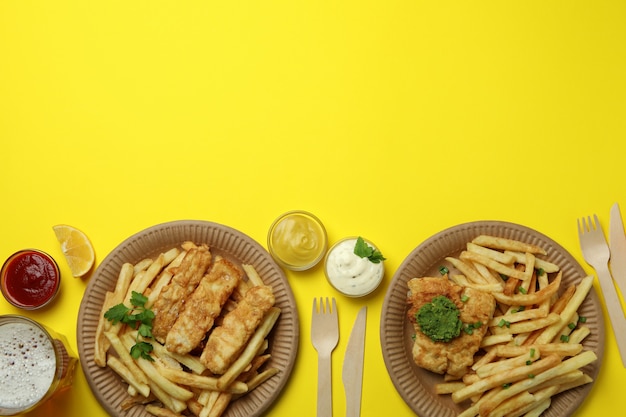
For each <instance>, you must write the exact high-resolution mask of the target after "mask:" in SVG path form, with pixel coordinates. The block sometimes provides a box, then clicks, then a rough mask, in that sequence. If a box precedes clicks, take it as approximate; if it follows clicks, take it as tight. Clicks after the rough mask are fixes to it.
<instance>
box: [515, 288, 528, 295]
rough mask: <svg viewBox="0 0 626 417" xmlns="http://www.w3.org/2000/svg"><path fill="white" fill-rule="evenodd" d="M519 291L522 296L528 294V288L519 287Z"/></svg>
mask: <svg viewBox="0 0 626 417" xmlns="http://www.w3.org/2000/svg"><path fill="white" fill-rule="evenodd" d="M517 291H518V292H520V293H521V294H526V293H527V291H526V288H524V287H517Z"/></svg>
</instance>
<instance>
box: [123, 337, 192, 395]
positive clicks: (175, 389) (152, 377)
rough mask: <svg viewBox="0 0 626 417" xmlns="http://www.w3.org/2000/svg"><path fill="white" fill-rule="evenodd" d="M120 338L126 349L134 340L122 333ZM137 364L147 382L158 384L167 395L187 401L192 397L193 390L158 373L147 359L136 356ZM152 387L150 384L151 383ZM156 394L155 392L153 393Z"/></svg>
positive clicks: (128, 348)
mask: <svg viewBox="0 0 626 417" xmlns="http://www.w3.org/2000/svg"><path fill="white" fill-rule="evenodd" d="M120 340H121V341H122V343H123V344H124V346H125V347H126V349H127V350H130V348H131V347H132V346H133V345H134V343H135V340H134V339H133V338H132V336H130V335H129V334H125V335H123V336H122V337H121V338H120ZM135 363H136V364H137V366H138V367H139V368H140V369H141V370H142V371H143V372H144V374H145V375H146V376H147V377H148V379H149V382H151V383H154V384H156V385H158V386H159V387H160V388H161V389H162V390H163V391H164V392H165V393H167V394H168V395H169V396H171V397H173V398H175V399H177V400H180V401H187V400H189V399H191V398H192V397H193V392H192V391H190V390H188V389H185V388H183V387H181V386H179V385H177V384H175V383H174V382H172V381H170V380H169V379H167V378H165V377H164V376H163V375H161V373H159V371H158V369H157V368H156V366H155V365H154V364H153V363H152V362H150V361H148V360H147V359H143V358H138V359H136V360H135ZM151 387H152V385H151ZM155 395H156V393H155Z"/></svg>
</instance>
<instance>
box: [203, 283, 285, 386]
mask: <svg viewBox="0 0 626 417" xmlns="http://www.w3.org/2000/svg"><path fill="white" fill-rule="evenodd" d="M274 302H275V298H274V293H273V291H272V288H271V287H269V286H266V285H259V286H254V287H251V288H250V289H249V290H248V291H246V294H245V296H244V298H243V300H241V301H240V302H239V303H238V304H237V307H235V309H233V310H231V311H229V312H228V313H227V314H226V316H224V321H223V323H222V325H221V326H219V327H216V328H215V329H213V331H212V332H211V334H210V335H209V339H208V340H207V343H206V346H205V347H204V350H203V352H202V356H201V357H200V361H202V363H203V364H204V366H206V367H207V368H208V369H209V370H210V371H211V372H213V373H214V374H223V373H224V372H226V370H227V369H228V367H229V366H230V365H231V364H232V363H233V361H235V359H237V357H238V356H239V354H240V353H241V351H242V350H243V349H244V347H245V345H246V343H247V342H248V339H250V337H251V336H252V334H253V333H254V331H255V330H256V328H257V327H258V326H259V324H260V323H261V320H263V317H264V316H265V314H266V313H267V312H268V311H269V310H270V308H272V306H273V305H274Z"/></svg>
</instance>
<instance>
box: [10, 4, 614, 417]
mask: <svg viewBox="0 0 626 417" xmlns="http://www.w3.org/2000/svg"><path fill="white" fill-rule="evenodd" d="M625 18H626V3H625V2H623V1H618V0H613V1H611V0H596V1H592V2H590V1H577V0H576V1H572V0H567V1H566V0H560V1H501V0H498V1H458V2H454V1H422V0H385V1H382V0H378V1H373V0H360V1H354V0H350V1H342V0H333V1H328V0H315V1H311V0H308V1H304V0H302V1H299V0H284V1H275V0H266V1H243V0H236V1H157V0H150V1H148V0H136V1H120V0H109V1H78V0H75V1H63V0H59V1H53V2H52V1H50V2H43V1H41V2H38V1H27V0H1V1H0V141H1V142H0V143H1V152H2V153H1V155H2V158H1V162H0V193H1V194H0V195H1V199H2V200H1V205H0V233H1V239H0V257H1V258H2V259H5V258H6V257H8V256H9V255H10V254H11V253H13V252H14V251H16V250H19V249H22V248H25V247H36V248H39V249H42V250H45V251H47V252H49V253H51V254H52V255H53V256H54V257H55V258H56V259H57V260H58V261H59V263H60V265H61V267H62V272H63V274H64V278H63V283H62V290H61V294H60V296H59V298H58V299H57V300H56V301H55V303H54V305H53V306H52V307H51V308H49V309H46V310H44V311H38V312H33V313H30V314H28V315H29V316H31V317H34V318H36V319H37V320H40V321H41V322H43V323H44V324H46V325H49V326H51V327H53V328H54V329H56V330H58V331H60V332H62V333H65V334H66V335H67V336H68V337H69V338H70V342H71V344H72V346H73V347H75V344H76V341H75V334H76V330H75V327H76V317H77V312H78V307H79V303H80V301H81V297H82V294H83V291H84V288H85V286H86V284H87V282H88V280H89V277H86V278H84V279H74V278H72V277H71V276H70V274H69V270H68V268H67V265H66V264H65V263H64V260H63V258H62V254H61V252H60V249H59V247H58V244H57V242H56V240H55V237H54V234H53V232H52V229H51V227H52V226H53V225H54V224H58V223H68V224H71V225H74V226H76V227H79V228H80V229H82V230H83V231H85V232H86V233H87V234H88V235H89V237H90V238H91V240H92V242H93V245H94V247H95V250H96V252H97V258H98V261H101V260H102V259H103V258H104V257H105V256H106V255H107V254H108V253H109V252H110V251H111V250H112V249H113V248H114V247H115V246H116V245H117V244H119V243H120V242H121V241H122V240H124V239H125V238H126V237H128V236H129V235H131V234H133V233H136V232H138V231H140V230H142V229H144V228H146V227H149V226H151V225H154V224H157V223H161V222H166V221H171V220H179V219H200V220H210V221H214V222H218V223H222V224H226V225H229V226H231V227H234V228H236V229H239V230H241V231H242V232H244V233H246V234H248V235H249V236H251V237H252V238H254V239H256V240H257V241H258V242H260V243H261V244H262V245H264V246H265V245H266V232H267V230H268V228H269V226H270V224H271V222H272V221H273V219H274V218H275V217H276V216H278V215H279V214H280V213H282V212H284V211H287V210H292V209H304V210H309V211H311V212H313V213H315V214H316V215H317V216H319V217H320V218H321V219H322V220H323V221H324V223H325V225H326V227H327V230H328V234H329V238H330V240H331V243H332V242H334V241H336V240H338V239H340V238H342V237H344V236H348V235H361V236H364V237H366V238H368V239H370V240H371V241H373V242H374V243H375V244H376V245H378V246H379V248H380V249H381V250H382V251H383V253H384V254H385V256H386V257H387V258H388V260H387V262H386V278H385V281H384V283H383V286H382V287H381V288H380V289H379V291H378V292H377V293H376V295H375V296H373V297H370V298H367V299H365V300H353V299H348V298H345V297H342V296H341V295H339V294H338V293H336V292H335V291H334V290H332V288H331V287H330V286H329V285H328V284H327V283H326V281H325V279H324V277H323V273H322V271H321V270H320V269H315V270H313V271H311V272H308V273H291V272H289V273H288V274H287V275H288V278H289V280H290V282H291V285H292V289H293V292H294V293H295V296H296V299H297V301H298V312H299V314H300V318H301V323H300V325H301V339H300V350H299V355H298V360H297V363H296V366H295V369H294V373H293V376H292V378H291V380H290V382H289V384H288V386H287V387H286V389H285V390H284V392H283V395H282V396H281V397H280V398H279V399H278V401H277V402H276V404H275V406H274V407H273V408H272V409H271V410H270V411H269V412H268V415H272V416H279V417H287V416H289V417H291V416H293V415H296V414H298V415H302V416H314V415H315V401H316V400H315V398H316V395H315V392H316V374H317V370H316V369H317V368H316V358H317V356H316V352H315V351H314V349H313V347H312V346H311V343H310V337H309V334H310V311H311V302H312V299H313V297H316V296H335V297H337V300H338V304H339V310H340V324H341V340H340V342H339V346H338V347H337V349H336V350H335V352H334V354H333V363H334V368H333V372H334V373H333V382H334V385H333V392H334V411H335V415H342V414H344V410H345V400H344V395H343V387H342V385H341V371H340V370H341V363H342V359H343V355H344V351H345V347H346V344H347V340H348V335H349V331H350V328H351V325H352V322H353V320H354V318H355V317H356V313H357V311H358V309H359V308H360V307H361V306H362V305H365V304H367V305H368V308H369V314H368V327H367V349H366V366H365V381H364V388H363V402H362V403H363V407H362V408H363V412H362V415H363V416H364V417H368V416H371V417H376V416H381V415H394V416H398V417H399V416H411V415H413V413H412V412H411V410H410V408H409V407H408V406H407V405H405V404H404V402H403V400H402V399H401V398H400V396H399V395H398V394H397V393H396V391H395V389H394V387H393V384H392V383H391V380H390V379H389V376H388V374H387V371H386V368H385V365H384V362H383V359H382V354H381V348H380V341H379V318H380V311H381V307H382V303H383V298H384V294H385V290H386V286H387V285H388V283H389V282H390V280H391V278H392V276H393V274H394V272H395V271H396V269H397V268H398V266H399V265H400V263H401V262H402V260H403V259H404V258H405V257H406V256H407V255H408V254H409V253H410V252H411V251H412V250H413V249H414V248H415V247H416V246H417V245H418V244H420V243H421V242H422V241H424V240H425V239H426V238H428V237H429V236H431V235H433V234H434V233H437V232H439V231H441V230H442V229H445V228H447V227H450V226H453V225H456V224H459V223H463V222H468V221H475V220H504V221H510V222H515V223H520V224H523V225H526V226H529V227H532V228H534V229H537V230H539V231H541V232H543V233H544V234H546V235H548V236H550V237H551V238H553V239H555V240H556V241H558V242H559V243H561V244H562V245H563V246H564V247H565V248H567V249H568V250H569V251H570V252H571V253H572V254H573V255H574V256H575V257H576V258H577V259H578V260H579V261H580V262H581V264H582V265H583V267H584V268H585V269H586V270H587V271H589V272H590V273H592V272H593V271H592V269H591V268H589V267H588V265H587V264H585V263H584V262H583V259H582V255H581V253H580V249H579V245H578V238H577V232H576V219H577V218H578V217H580V216H583V215H589V214H592V213H597V214H598V216H599V217H600V219H601V221H602V222H603V224H604V226H605V228H606V227H607V226H608V220H609V218H608V215H609V209H610V207H611V205H612V204H613V203H614V202H619V203H621V204H622V207H623V209H625V210H626V187H625V184H624V180H625V179H626V174H625V171H624V156H623V155H624V150H625V145H624V143H625V142H624V140H625V139H626V117H625V112H626V77H624V74H626V54H625V47H626V25H625V24H624V21H625ZM596 288H597V287H596ZM0 313H3V314H4V313H18V311H17V310H16V309H14V308H12V307H11V306H10V305H9V304H8V303H7V302H6V301H5V300H3V299H2V300H0ZM607 323H608V321H607ZM625 383H626V370H625V369H624V368H623V367H622V365H621V363H620V359H619V355H618V351H617V348H616V344H615V339H614V336H613V333H612V331H611V330H610V327H607V339H606V354H605V361H604V364H603V365H602V368H601V372H600V374H599V377H598V379H597V381H596V384H595V387H594V389H593V391H592V392H591V394H590V396H589V397H588V399H587V400H586V401H585V403H584V404H583V406H582V407H581V408H580V409H579V410H578V412H577V413H576V416H578V417H587V416H594V415H599V414H600V413H602V412H604V413H611V412H612V408H611V407H612V406H611V404H612V403H613V401H614V400H615V399H616V398H619V396H620V395H623V386H624V384H625ZM61 410H62V411H61ZM50 413H52V414H54V415H61V414H62V415H64V416H68V417H72V416H84V415H90V416H93V417H98V416H104V415H105V412H104V411H103V409H102V408H101V407H100V406H99V404H98V403H97V402H96V400H95V399H94V397H93V395H92V394H91V392H90V390H89V388H88V386H87V384H86V382H85V379H84V376H83V375H82V372H81V371H80V370H79V371H78V372H77V374H76V381H75V386H74V388H73V389H72V391H71V392H68V393H65V394H63V395H62V396H61V397H59V398H57V399H55V400H54V401H53V402H52V403H50V404H49V405H48V406H47V407H45V408H44V409H41V410H40V411H39V412H35V413H32V415H33V416H44V415H50ZM421 417H427V416H421Z"/></svg>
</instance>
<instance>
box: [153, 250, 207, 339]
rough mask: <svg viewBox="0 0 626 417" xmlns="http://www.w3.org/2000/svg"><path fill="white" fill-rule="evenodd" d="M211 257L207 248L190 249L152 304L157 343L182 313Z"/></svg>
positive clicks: (154, 332)
mask: <svg viewBox="0 0 626 417" xmlns="http://www.w3.org/2000/svg"><path fill="white" fill-rule="evenodd" d="M211 259H212V255H211V252H210V251H209V248H208V247H206V246H200V247H197V248H192V249H190V250H189V251H188V252H187V254H186V255H185V257H184V258H183V260H182V262H181V264H180V266H179V267H178V271H180V272H177V273H175V274H174V276H173V277H172V279H171V281H170V283H169V284H168V285H167V286H166V287H165V288H163V291H162V292H161V294H160V295H159V297H158V298H157V299H156V301H155V302H154V305H153V306H152V311H153V312H154V314H155V317H154V320H153V322H152V334H153V335H154V338H155V339H156V340H158V341H159V342H161V343H163V342H165V337H166V336H167V333H168V332H169V331H170V328H171V327H172V326H173V325H174V323H175V322H176V319H177V318H178V315H179V314H180V313H181V312H182V311H183V307H184V304H185V299H186V298H187V297H188V296H189V294H191V293H192V292H193V291H194V290H195V289H196V286H197V285H198V283H199V282H200V280H201V279H202V277H203V276H204V274H205V272H206V271H207V269H208V268H209V266H210V264H211Z"/></svg>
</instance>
